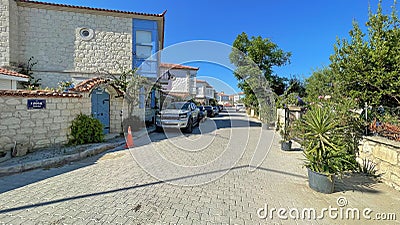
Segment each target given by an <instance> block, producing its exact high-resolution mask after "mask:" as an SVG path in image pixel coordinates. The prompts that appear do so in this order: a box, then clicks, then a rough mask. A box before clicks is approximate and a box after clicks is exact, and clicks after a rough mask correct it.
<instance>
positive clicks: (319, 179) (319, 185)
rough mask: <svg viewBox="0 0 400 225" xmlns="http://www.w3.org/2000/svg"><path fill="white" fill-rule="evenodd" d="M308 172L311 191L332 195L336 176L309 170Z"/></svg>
mask: <svg viewBox="0 0 400 225" xmlns="http://www.w3.org/2000/svg"><path fill="white" fill-rule="evenodd" d="M307 170H308V185H309V186H310V188H311V189H313V190H315V191H318V192H321V193H325V194H330V193H332V192H333V190H334V185H335V176H334V175H332V174H330V175H326V174H322V173H317V172H314V171H312V170H310V169H309V168H307Z"/></svg>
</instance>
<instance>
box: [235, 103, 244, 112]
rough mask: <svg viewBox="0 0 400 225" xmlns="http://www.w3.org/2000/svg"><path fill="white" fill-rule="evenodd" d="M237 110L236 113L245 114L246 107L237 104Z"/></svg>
mask: <svg viewBox="0 0 400 225" xmlns="http://www.w3.org/2000/svg"><path fill="white" fill-rule="evenodd" d="M235 109H236V112H245V111H246V106H244V104H236V106H235Z"/></svg>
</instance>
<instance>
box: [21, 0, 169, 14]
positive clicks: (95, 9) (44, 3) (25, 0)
mask: <svg viewBox="0 0 400 225" xmlns="http://www.w3.org/2000/svg"><path fill="white" fill-rule="evenodd" d="M17 1H18V2H23V3H32V4H38V5H49V6H58V7H66V8H75V9H86V10H94V11H103V12H113V13H123V14H131V15H139V16H155V17H164V15H165V13H166V11H164V12H163V13H161V14H151V13H139V12H130V11H121V10H113V9H101V8H93V7H86V6H75V5H67V4H57V3H50V2H39V1H30V0H17Z"/></svg>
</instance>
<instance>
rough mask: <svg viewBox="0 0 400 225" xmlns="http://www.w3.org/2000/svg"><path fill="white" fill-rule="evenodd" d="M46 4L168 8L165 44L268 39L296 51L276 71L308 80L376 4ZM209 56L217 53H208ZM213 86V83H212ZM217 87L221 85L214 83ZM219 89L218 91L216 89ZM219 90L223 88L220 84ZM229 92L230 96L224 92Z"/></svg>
mask: <svg viewBox="0 0 400 225" xmlns="http://www.w3.org/2000/svg"><path fill="white" fill-rule="evenodd" d="M48 2H54V3H64V4H72V5H84V6H90V7H99V8H109V9H119V10H126V11H136V12H147V13H162V12H163V11H164V10H168V12H167V14H166V24H165V46H166V47H167V46H171V45H173V44H177V43H180V42H184V41H191V40H212V41H218V42H223V43H226V44H229V45H230V44H232V43H233V41H234V40H235V38H236V36H237V35H238V34H240V33H241V32H246V33H247V34H248V35H249V36H258V35H260V36H262V37H267V38H270V39H271V40H272V41H273V42H274V43H276V44H278V45H279V47H280V48H282V49H283V50H285V51H290V52H292V55H293V56H292V58H291V64H290V65H287V66H284V67H281V68H274V71H275V72H276V73H277V74H278V75H280V76H284V77H291V76H297V77H300V78H307V77H309V76H310V75H311V73H312V71H313V70H315V69H317V68H321V67H323V66H327V65H328V64H329V56H330V55H331V54H332V53H333V45H334V44H335V42H336V38H337V37H339V38H348V32H349V30H350V29H351V28H352V21H353V20H354V19H355V20H357V21H358V22H359V23H360V24H361V25H364V24H365V22H366V21H367V18H368V7H369V5H371V8H372V10H373V11H375V10H376V6H377V3H378V0H304V1H299V0H247V1H232V0H202V1H188V0H174V1H166V0H145V1H144V0H129V1H126V0H113V1H110V0H96V1H82V0H81V1H79V0H48ZM392 4H393V0H383V9H384V13H390V12H391V9H390V6H391V5H392ZM210 54H213V52H212V51H210ZM187 64H188V65H193V66H200V70H199V72H198V75H199V76H212V77H215V78H218V79H221V80H223V81H224V82H226V83H228V84H229V85H230V86H232V87H233V88H234V89H235V90H236V91H237V90H238V89H237V88H236V80H235V79H234V78H233V75H232V73H231V71H230V70H229V69H227V68H221V66H217V65H215V64H205V63H187ZM211 83H213V82H211ZM215 86H217V85H216V84H215ZM218 88H219V87H216V89H217V91H221V90H218ZM220 88H223V87H222V86H221V87H220ZM226 92H231V91H228V90H226Z"/></svg>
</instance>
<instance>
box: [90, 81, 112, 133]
mask: <svg viewBox="0 0 400 225" xmlns="http://www.w3.org/2000/svg"><path fill="white" fill-rule="evenodd" d="M91 101H92V116H93V117H94V118H96V119H98V120H100V122H101V124H103V133H104V134H108V133H110V95H109V94H108V93H107V92H106V91H105V90H104V89H101V88H96V89H95V90H93V91H92V97H91Z"/></svg>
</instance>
